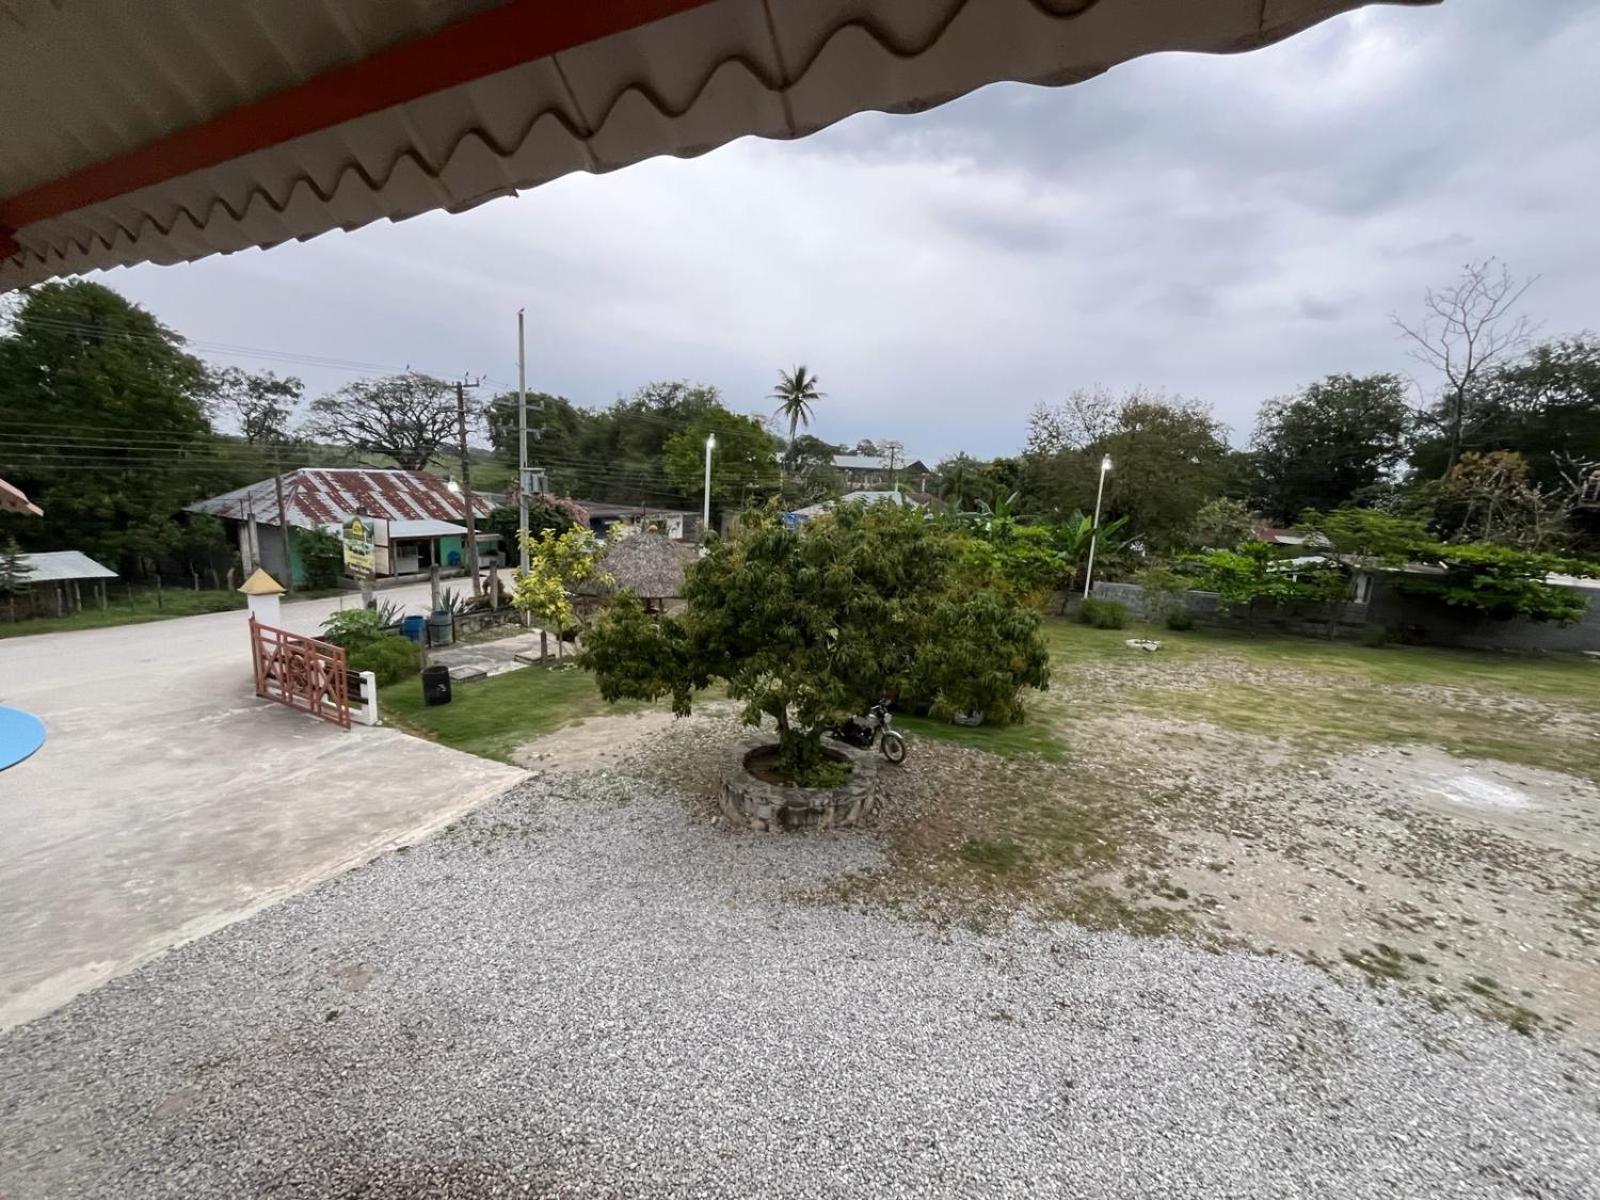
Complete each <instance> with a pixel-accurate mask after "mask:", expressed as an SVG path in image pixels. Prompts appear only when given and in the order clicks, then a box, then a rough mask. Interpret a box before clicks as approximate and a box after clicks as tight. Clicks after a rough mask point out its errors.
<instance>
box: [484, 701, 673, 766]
mask: <svg viewBox="0 0 1600 1200" xmlns="http://www.w3.org/2000/svg"><path fill="white" fill-rule="evenodd" d="M673 720H674V718H673V716H672V714H671V713H669V712H661V711H658V710H649V711H646V712H636V713H627V714H607V715H605V716H600V717H589V718H588V719H587V720H584V721H581V722H579V723H578V724H576V725H569V726H567V727H566V728H565V729H558V730H556V731H555V732H554V733H547V734H545V735H544V736H543V737H539V738H534V739H533V740H532V741H530V742H524V743H523V744H522V745H520V746H518V747H517V748H516V750H514V751H513V752H512V755H511V761H512V762H514V763H516V765H517V766H519V767H525V768H526V769H528V770H530V771H551V772H561V771H587V770H591V769H593V768H596V767H605V766H612V765H615V764H616V763H618V762H620V761H621V760H622V759H623V757H624V756H626V755H627V754H628V753H629V752H630V751H632V750H633V749H634V748H635V747H636V746H638V745H639V744H640V743H641V742H644V741H646V740H647V739H650V738H655V737H660V736H662V735H663V734H665V733H666V732H667V730H669V729H670V728H671V727H672V723H673Z"/></svg>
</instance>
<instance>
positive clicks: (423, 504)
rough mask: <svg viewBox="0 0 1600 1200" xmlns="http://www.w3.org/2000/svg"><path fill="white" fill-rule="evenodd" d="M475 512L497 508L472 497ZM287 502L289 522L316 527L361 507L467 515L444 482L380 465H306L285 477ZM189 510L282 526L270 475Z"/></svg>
mask: <svg viewBox="0 0 1600 1200" xmlns="http://www.w3.org/2000/svg"><path fill="white" fill-rule="evenodd" d="M472 499H473V512H474V513H475V514H476V515H478V516H480V517H486V516H488V515H489V513H491V512H492V511H494V509H493V506H492V505H491V504H490V503H489V502H488V501H487V500H485V499H484V498H483V497H482V496H480V495H477V494H474V495H473V498H472ZM283 503H284V507H285V508H287V509H288V510H289V524H291V525H294V526H297V527H298V528H301V529H318V528H320V527H322V526H323V525H327V524H329V523H332V522H339V521H343V520H344V519H345V518H346V517H348V516H350V515H351V514H352V513H354V512H355V511H356V510H357V509H358V508H365V509H366V511H367V512H368V513H370V514H371V515H372V516H374V517H386V518H388V519H389V520H391V521H424V520H435V521H448V522H454V521H456V520H460V519H463V518H465V516H466V509H465V507H464V506H463V505H462V501H461V497H460V496H457V495H456V494H455V493H454V492H452V491H450V489H449V487H448V486H446V484H445V481H444V480H443V479H440V478H439V477H438V476H437V475H429V474H428V473H427V472H426V471H401V470H384V469H382V468H377V467H302V468H300V469H299V470H298V471H290V472H288V473H287V474H285V475H284V476H283ZM189 511H190V512H203V513H210V514H212V515H213V516H217V517H231V518H233V519H234V520H239V521H243V520H247V519H248V518H250V517H252V516H253V517H255V519H256V520H257V521H258V522H260V523H261V524H264V525H278V524H281V523H282V522H281V518H280V516H279V513H278V496H277V488H276V487H275V486H274V484H273V481H272V480H271V479H263V480H261V482H259V483H252V484H250V485H249V486H248V487H242V488H236V489H235V490H233V491H231V492H224V493H223V494H222V495H220V496H212V497H211V498H210V499H209V500H201V501H199V502H197V503H195V504H191V505H190V506H189Z"/></svg>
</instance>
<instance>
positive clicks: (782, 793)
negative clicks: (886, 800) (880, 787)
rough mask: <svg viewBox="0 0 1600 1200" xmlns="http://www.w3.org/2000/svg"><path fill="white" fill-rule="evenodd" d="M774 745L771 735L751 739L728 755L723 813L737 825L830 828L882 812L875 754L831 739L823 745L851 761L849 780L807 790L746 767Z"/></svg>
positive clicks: (737, 746)
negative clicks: (760, 776) (769, 779)
mask: <svg viewBox="0 0 1600 1200" xmlns="http://www.w3.org/2000/svg"><path fill="white" fill-rule="evenodd" d="M775 745H777V743H776V742H774V741H773V740H772V739H771V738H764V737H757V738H747V739H745V740H744V741H742V742H737V743H735V744H734V745H732V746H730V747H728V749H727V750H726V751H725V752H724V753H723V759H722V795H721V806H722V813H723V815H724V816H725V817H727V818H728V820H729V821H731V822H732V823H733V825H734V826H735V828H744V829H764V830H772V831H774V832H776V831H777V830H780V829H806V828H814V829H831V828H833V827H834V826H838V825H844V826H849V825H855V824H856V823H858V822H859V821H861V820H862V818H864V817H867V816H870V815H871V814H872V813H873V812H875V811H876V810H877V802H876V801H877V796H876V784H877V780H878V756H877V754H876V753H874V752H872V751H869V750H857V749H856V748H855V747H854V746H847V745H845V744H844V743H843V742H836V741H833V740H832V739H829V740H827V741H825V742H824V743H823V745H824V746H826V747H827V748H828V749H829V750H830V751H832V752H834V753H835V754H839V755H841V756H843V757H844V758H846V759H848V760H849V762H850V778H849V779H848V780H847V781H846V782H845V783H844V784H843V785H842V786H840V787H836V788H802V787H794V786H793V785H783V784H776V783H768V782H767V781H766V780H764V779H758V778H756V777H755V776H754V775H752V774H751V773H750V771H749V769H748V768H747V767H746V766H745V765H744V760H745V759H747V758H748V757H750V755H751V754H752V753H754V752H755V751H757V750H763V749H765V748H767V747H768V746H775Z"/></svg>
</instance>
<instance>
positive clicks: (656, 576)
mask: <svg viewBox="0 0 1600 1200" xmlns="http://www.w3.org/2000/svg"><path fill="white" fill-rule="evenodd" d="M694 559H695V549H694V547H693V546H686V545H684V544H683V543H682V542H675V541H673V540H672V539H671V538H669V537H666V536H665V535H663V534H659V533H648V532H641V533H633V534H628V535H627V536H625V537H619V538H615V539H614V540H612V541H610V542H608V543H607V545H606V550H605V554H604V556H603V557H602V558H601V560H600V569H601V570H602V571H603V572H605V573H606V574H607V575H609V576H610V577H611V582H610V583H609V584H607V585H605V586H604V587H601V586H599V585H595V584H585V585H584V586H583V587H582V588H581V589H580V594H583V595H587V596H590V597H594V598H595V599H596V600H598V599H599V598H600V597H602V596H610V595H615V594H616V593H617V592H622V591H627V592H632V593H633V594H634V595H635V596H637V597H639V599H640V600H641V601H643V602H644V606H645V607H646V608H648V609H657V610H658V609H660V608H662V607H664V606H665V605H666V603H667V602H668V601H670V600H675V599H677V598H678V597H679V596H682V595H683V572H684V568H686V567H687V566H688V565H689V564H690V563H691V562H693V561H694Z"/></svg>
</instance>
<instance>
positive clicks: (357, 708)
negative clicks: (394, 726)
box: [350, 671, 383, 725]
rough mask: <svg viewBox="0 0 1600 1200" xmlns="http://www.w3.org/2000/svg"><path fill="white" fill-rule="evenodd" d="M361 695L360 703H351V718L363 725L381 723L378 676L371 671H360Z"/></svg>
mask: <svg viewBox="0 0 1600 1200" xmlns="http://www.w3.org/2000/svg"><path fill="white" fill-rule="evenodd" d="M359 674H360V676H361V695H360V697H359V699H360V703H359V704H352V705H350V718H351V720H354V721H360V722H361V723H362V724H363V725H381V724H383V722H382V721H380V720H379V719H378V677H377V676H376V675H374V674H373V673H372V672H371V671H361V672H359Z"/></svg>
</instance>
